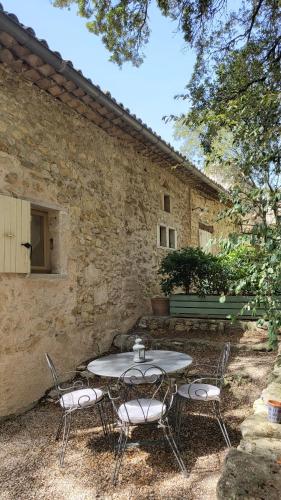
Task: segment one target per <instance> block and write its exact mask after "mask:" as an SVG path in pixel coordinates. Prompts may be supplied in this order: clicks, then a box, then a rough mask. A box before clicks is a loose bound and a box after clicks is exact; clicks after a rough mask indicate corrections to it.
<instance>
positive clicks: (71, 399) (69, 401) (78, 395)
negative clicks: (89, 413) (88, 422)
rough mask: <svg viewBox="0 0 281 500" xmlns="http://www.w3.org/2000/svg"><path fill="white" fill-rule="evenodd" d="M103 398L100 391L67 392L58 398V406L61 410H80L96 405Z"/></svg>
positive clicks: (81, 390) (80, 390)
mask: <svg viewBox="0 0 281 500" xmlns="http://www.w3.org/2000/svg"><path fill="white" fill-rule="evenodd" d="M102 396H103V392H102V391H101V389H95V390H93V389H90V388H86V389H79V390H77V391H72V392H68V393H67V394H64V395H63V396H61V398H60V405H61V406H62V407H63V408H66V409H70V408H80V407H85V406H90V405H92V404H95V403H97V401H99V400H100V399H101V398H102Z"/></svg>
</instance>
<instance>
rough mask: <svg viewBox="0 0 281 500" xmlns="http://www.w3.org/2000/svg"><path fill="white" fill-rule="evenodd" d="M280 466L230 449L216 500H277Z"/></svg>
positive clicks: (280, 485) (280, 487) (280, 480)
mask: <svg viewBox="0 0 281 500" xmlns="http://www.w3.org/2000/svg"><path fill="white" fill-rule="evenodd" d="M280 492H281V466H280V465H279V464H277V463H276V462H274V461H273V460H271V459H268V458H265V457H262V456H259V455H251V454H250V453H245V452H243V451H241V450H236V449H234V448H233V449H231V450H230V451H229V453H228V455H227V457H226V460H225V464H224V468H223V472H222V475H221V477H220V480H219V482H218V485H217V498H218V500H238V499H241V500H242V499H243V500H262V499H268V500H280V497H281V495H280Z"/></svg>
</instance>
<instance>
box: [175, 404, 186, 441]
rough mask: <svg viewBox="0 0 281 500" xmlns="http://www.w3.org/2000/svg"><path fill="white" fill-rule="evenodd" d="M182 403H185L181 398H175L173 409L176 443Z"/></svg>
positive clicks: (179, 429) (178, 435)
mask: <svg viewBox="0 0 281 500" xmlns="http://www.w3.org/2000/svg"><path fill="white" fill-rule="evenodd" d="M184 403H185V402H184V400H183V398H181V397H177V401H176V408H175V413H176V419H175V434H176V441H177V442H178V441H179V438H180V432H181V425H182V413H183V407H184Z"/></svg>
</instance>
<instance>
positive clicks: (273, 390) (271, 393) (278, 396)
mask: <svg viewBox="0 0 281 500" xmlns="http://www.w3.org/2000/svg"><path fill="white" fill-rule="evenodd" d="M261 397H262V399H263V400H264V402H265V403H267V401H268V400H269V399H273V400H275V401H281V384H279V383H278V382H271V383H270V384H269V385H268V386H267V387H266V389H264V390H263V391H262V395H261ZM280 427H281V426H280Z"/></svg>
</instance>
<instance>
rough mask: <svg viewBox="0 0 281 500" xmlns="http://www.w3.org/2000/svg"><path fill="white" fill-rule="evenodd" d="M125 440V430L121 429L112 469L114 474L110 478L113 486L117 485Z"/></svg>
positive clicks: (126, 437)
mask: <svg viewBox="0 0 281 500" xmlns="http://www.w3.org/2000/svg"><path fill="white" fill-rule="evenodd" d="M127 439H128V433H127V429H121V430H120V436H119V440H118V449H117V453H116V463H115V468H114V473H113V478H112V482H113V484H114V486H116V484H117V480H118V476H119V471H120V467H121V464H122V459H123V456H124V452H125V449H126V444H127Z"/></svg>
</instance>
